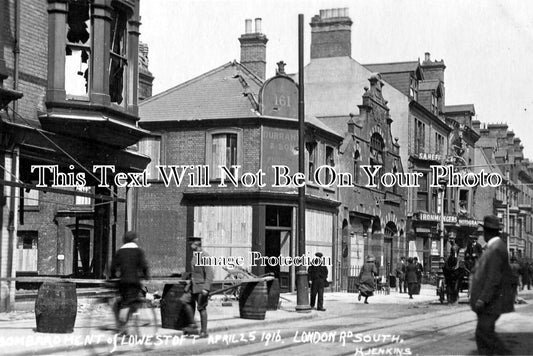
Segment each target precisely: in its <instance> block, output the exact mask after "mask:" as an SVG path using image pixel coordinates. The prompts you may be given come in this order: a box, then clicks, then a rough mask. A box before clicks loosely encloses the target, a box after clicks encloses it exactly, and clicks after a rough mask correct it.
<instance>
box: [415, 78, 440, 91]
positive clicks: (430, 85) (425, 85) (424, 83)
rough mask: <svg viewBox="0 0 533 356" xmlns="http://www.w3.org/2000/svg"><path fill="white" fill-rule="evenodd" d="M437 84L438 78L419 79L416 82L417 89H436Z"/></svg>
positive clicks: (438, 82)
mask: <svg viewBox="0 0 533 356" xmlns="http://www.w3.org/2000/svg"><path fill="white" fill-rule="evenodd" d="M439 84H440V81H439V80H421V81H420V82H419V83H418V90H437V89H438V88H439Z"/></svg>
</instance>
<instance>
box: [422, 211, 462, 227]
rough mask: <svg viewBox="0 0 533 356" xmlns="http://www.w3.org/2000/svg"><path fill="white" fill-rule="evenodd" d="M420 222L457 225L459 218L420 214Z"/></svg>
mask: <svg viewBox="0 0 533 356" xmlns="http://www.w3.org/2000/svg"><path fill="white" fill-rule="evenodd" d="M418 220H420V221H435V222H440V221H444V222H445V223H452V224H455V223H457V216H455V215H444V216H441V215H440V214H428V213H419V214H418Z"/></svg>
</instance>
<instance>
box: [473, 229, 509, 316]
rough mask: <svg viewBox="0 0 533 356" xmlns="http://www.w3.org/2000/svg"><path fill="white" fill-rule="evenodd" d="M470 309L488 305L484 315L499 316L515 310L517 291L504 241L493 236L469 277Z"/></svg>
mask: <svg viewBox="0 0 533 356" xmlns="http://www.w3.org/2000/svg"><path fill="white" fill-rule="evenodd" d="M470 278H471V279H470V306H471V307H472V309H474V306H475V304H476V301H477V300H478V299H479V300H482V301H484V302H485V305H486V306H485V308H484V310H483V314H490V315H500V314H502V313H509V312H512V311H514V299H515V291H516V288H513V286H512V283H513V274H512V272H511V266H510V265H509V255H508V253H507V246H506V244H505V242H503V241H502V239H501V238H499V237H493V238H492V239H490V241H489V242H488V243H487V246H486V250H485V251H484V252H483V254H482V255H481V257H480V259H479V260H478V262H477V264H476V266H475V267H474V271H473V273H472V274H471V277H470Z"/></svg>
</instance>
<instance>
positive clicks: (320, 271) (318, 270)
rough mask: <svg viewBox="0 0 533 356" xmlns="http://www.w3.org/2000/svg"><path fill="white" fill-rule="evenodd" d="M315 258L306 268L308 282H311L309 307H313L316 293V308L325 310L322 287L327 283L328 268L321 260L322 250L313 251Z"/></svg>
mask: <svg viewBox="0 0 533 356" xmlns="http://www.w3.org/2000/svg"><path fill="white" fill-rule="evenodd" d="M315 256H316V258H315V259H314V264H316V266H315V265H314V264H311V266H309V268H308V269H307V273H308V275H309V283H311V303H310V304H311V308H314V307H315V301H316V296H317V294H318V304H317V308H316V310H318V311H326V309H324V287H325V286H326V284H327V283H328V282H327V280H328V268H327V267H326V266H324V265H323V264H322V263H321V261H322V256H323V255H322V252H317V253H315Z"/></svg>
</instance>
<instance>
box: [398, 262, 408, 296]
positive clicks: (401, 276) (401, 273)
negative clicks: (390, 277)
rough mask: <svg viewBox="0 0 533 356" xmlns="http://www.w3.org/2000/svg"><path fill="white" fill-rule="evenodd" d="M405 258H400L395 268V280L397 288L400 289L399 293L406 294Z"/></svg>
mask: <svg viewBox="0 0 533 356" xmlns="http://www.w3.org/2000/svg"><path fill="white" fill-rule="evenodd" d="M405 273H406V266H405V257H403V256H402V257H401V258H400V263H399V264H398V265H397V266H396V279H397V280H398V286H399V288H400V293H407V287H406V285H405Z"/></svg>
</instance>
